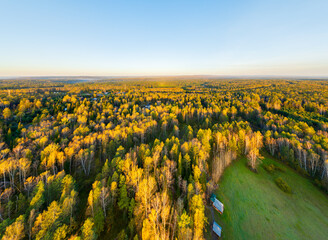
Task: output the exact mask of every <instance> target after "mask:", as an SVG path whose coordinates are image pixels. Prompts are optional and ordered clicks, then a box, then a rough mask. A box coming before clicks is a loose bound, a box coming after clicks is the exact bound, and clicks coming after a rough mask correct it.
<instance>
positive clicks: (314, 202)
mask: <svg viewBox="0 0 328 240" xmlns="http://www.w3.org/2000/svg"><path fill="white" fill-rule="evenodd" d="M263 163H264V164H271V163H275V164H276V165H278V166H279V167H281V168H282V169H283V170H284V171H274V172H273V173H271V174H270V173H268V172H267V171H265V170H264V169H263V167H262V166H259V169H258V170H259V171H258V173H257V174H256V173H254V172H252V171H250V170H249V169H248V168H247V166H246V159H240V160H239V161H236V162H234V163H233V164H232V165H231V166H230V167H228V168H227V169H226V171H225V172H224V176H223V178H222V179H221V181H220V184H219V185H220V187H219V189H218V190H217V191H216V196H217V197H218V199H219V200H221V201H222V202H223V203H224V205H225V206H224V207H225V209H224V213H223V215H220V214H219V213H218V212H215V221H216V222H218V223H219V224H220V225H221V226H222V239H317V240H319V239H322V240H324V239H327V229H328V197H327V195H326V194H324V193H323V192H321V191H320V190H319V189H318V188H316V187H315V186H314V185H313V184H312V183H311V182H310V181H309V180H308V179H306V178H304V177H302V176H300V175H299V174H298V173H296V172H295V171H293V170H292V169H290V168H289V167H286V166H284V165H282V164H280V163H279V162H276V161H274V160H272V159H271V158H270V157H268V156H266V157H265V159H264V160H263ZM278 177H281V178H282V179H283V180H284V181H286V182H287V184H288V185H289V186H290V187H291V190H292V194H288V193H285V192H283V191H282V190H281V189H279V187H278V186H277V185H276V184H275V182H274V179H276V178H278ZM206 213H207V217H208V219H209V223H211V222H212V217H211V213H210V211H209V210H207V211H206ZM210 232H211V230H210V227H208V231H207V234H206V235H207V238H208V239H209V238H210Z"/></svg>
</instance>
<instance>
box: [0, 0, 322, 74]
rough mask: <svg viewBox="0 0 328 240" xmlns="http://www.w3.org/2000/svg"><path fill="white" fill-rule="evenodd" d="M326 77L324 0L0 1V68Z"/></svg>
mask: <svg viewBox="0 0 328 240" xmlns="http://www.w3.org/2000/svg"><path fill="white" fill-rule="evenodd" d="M130 75H142V76H145V75H233V76H244V75H279V76H328V1H327V0H265V1H263V0H258V1H252V0H225V1H223V0H214V1H211V0H197V1H194V0H187V1H185V0H172V1H171V0H165V1H164V0H155V1H154V0H153V1H146V0H134V1H132V0H121V1H119V0H116V1H111V0H107V1H98V0H93V1H91V0H89V1H84V0H79V1H73V0H72V1H67V0H55V1H54V0H39V1H36V0H29V1H27V0H23V1H22V0H0V76H2V77H3V76H130Z"/></svg>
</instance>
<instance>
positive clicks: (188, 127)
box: [0, 77, 328, 240]
mask: <svg viewBox="0 0 328 240" xmlns="http://www.w3.org/2000/svg"><path fill="white" fill-rule="evenodd" d="M264 151H265V152H268V153H269V154H271V155H272V156H274V157H275V158H277V159H279V160H280V161H281V162H283V163H284V164H286V165H289V166H290V167H291V168H293V169H295V170H296V171H298V172H299V173H300V174H302V175H304V176H305V177H307V178H309V179H311V181H313V182H314V183H315V184H316V186H317V187H319V188H320V189H321V190H322V191H326V192H328V82H327V81H325V80H290V79H286V80H285V79H263V80H262V79H256V80H252V79H245V80H243V79H237V80H235V79H201V78H199V79H198V78H190V79H188V78H182V79H179V78H176V77H171V78H164V77H163V78H143V79H141V78H128V79H109V80H106V79H103V80H98V81H78V80H76V79H73V80H70V79H66V80H62V79H61V80H58V79H57V80H49V79H44V80H43V79H38V80H33V79H25V80H22V79H21V80H19V79H18V80H11V81H10V80H0V237H2V239H72V240H73V239H75V240H77V239H98V238H104V239H175V238H177V239H203V238H204V232H205V230H206V227H207V226H208V219H207V218H206V216H205V208H206V205H207V204H208V201H209V197H210V196H211V194H212V193H213V192H214V191H215V190H216V189H217V188H218V183H219V180H220V178H221V177H222V174H223V172H224V169H225V168H226V167H227V166H229V165H230V163H232V162H233V161H238V158H240V157H246V158H247V160H248V167H249V169H250V171H253V172H254V174H256V172H257V168H258V166H259V164H260V163H261V158H262V153H263V152H264ZM279 183H281V180H279ZM207 231H208V230H207Z"/></svg>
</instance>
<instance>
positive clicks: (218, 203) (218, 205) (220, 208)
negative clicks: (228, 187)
mask: <svg viewBox="0 0 328 240" xmlns="http://www.w3.org/2000/svg"><path fill="white" fill-rule="evenodd" d="M213 205H214V207H215V208H216V209H217V210H219V211H220V212H221V213H223V208H224V206H223V203H222V202H220V201H219V200H218V199H217V198H215V201H214V202H213Z"/></svg>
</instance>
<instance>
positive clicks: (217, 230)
mask: <svg viewBox="0 0 328 240" xmlns="http://www.w3.org/2000/svg"><path fill="white" fill-rule="evenodd" d="M213 231H214V232H215V234H216V235H218V236H219V237H221V232H222V228H221V227H220V226H219V224H217V223H216V222H215V221H214V222H213Z"/></svg>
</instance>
